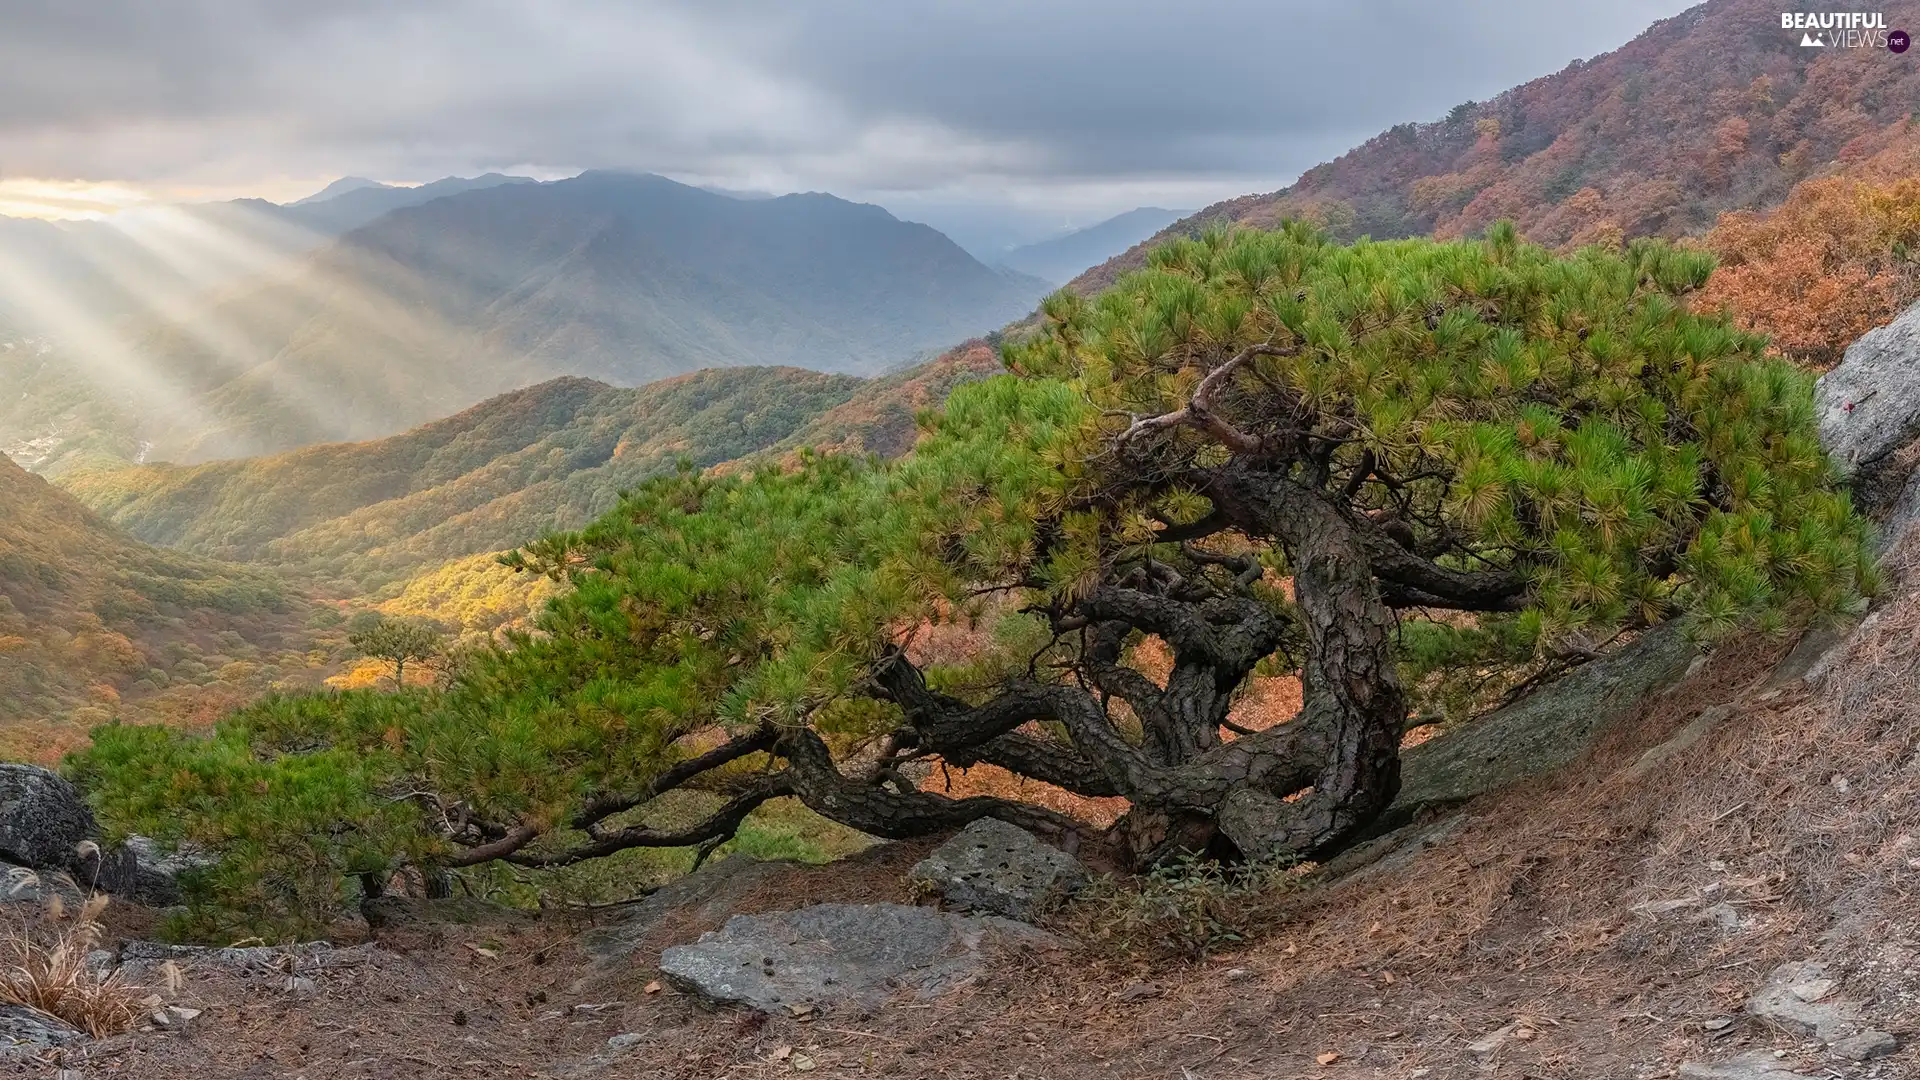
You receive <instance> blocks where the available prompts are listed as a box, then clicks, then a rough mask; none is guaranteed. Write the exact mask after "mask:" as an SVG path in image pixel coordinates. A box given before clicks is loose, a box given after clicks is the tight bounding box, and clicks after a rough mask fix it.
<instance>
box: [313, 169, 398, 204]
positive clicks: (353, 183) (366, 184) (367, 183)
mask: <svg viewBox="0 0 1920 1080" xmlns="http://www.w3.org/2000/svg"><path fill="white" fill-rule="evenodd" d="M392 186H393V185H392V184H383V183H381V182H379V181H378V180H369V179H367V178H366V177H364V176H343V177H341V178H340V179H338V180H335V181H334V182H333V183H331V184H328V185H327V186H326V187H323V188H321V189H320V190H319V191H316V192H314V193H313V194H311V195H309V196H307V197H306V198H304V199H299V200H296V201H294V202H290V203H288V204H287V205H288V206H306V205H307V204H309V203H318V202H326V201H327V200H328V199H335V198H339V197H340V196H342V195H345V194H346V193H347V192H349V191H359V190H361V189H363V188H390V187H392Z"/></svg>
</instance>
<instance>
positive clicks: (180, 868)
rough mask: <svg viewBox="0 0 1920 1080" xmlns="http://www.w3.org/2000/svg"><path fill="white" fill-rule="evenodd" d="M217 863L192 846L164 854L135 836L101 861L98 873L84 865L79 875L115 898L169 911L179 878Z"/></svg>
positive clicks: (177, 899)
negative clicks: (165, 908) (164, 908)
mask: <svg viewBox="0 0 1920 1080" xmlns="http://www.w3.org/2000/svg"><path fill="white" fill-rule="evenodd" d="M218 861H219V860H217V859H216V858H214V857H213V856H212V855H210V854H208V853H207V852H205V851H202V850H200V849H199V848H196V847H193V846H191V845H183V846H181V847H180V848H178V849H175V850H167V849H165V848H162V847H161V846H160V844H159V843H158V842H156V841H154V840H152V839H150V838H148V837H145V836H138V835H136V836H129V837H127V842H126V843H124V844H122V845H120V846H119V847H118V848H115V849H114V850H113V851H111V852H109V853H107V854H106V855H105V856H103V857H101V859H100V863H99V866H98V868H97V869H96V868H94V867H93V866H91V865H87V864H83V865H82V866H81V867H80V868H79V872H80V874H81V877H82V879H83V880H86V879H91V880H92V881H93V882H94V883H95V884H96V885H97V886H99V888H101V889H103V890H105V891H106V892H110V893H113V894H114V895H115V896H123V897H126V898H127V899H129V900H132V901H133V902H135V903H138V904H145V905H147V906H148V907H170V906H172V905H174V904H178V903H180V902H181V894H180V875H181V874H184V873H189V872H191V871H194V870H204V869H207V868H209V867H211V866H213V865H214V864H215V863H216V862H218Z"/></svg>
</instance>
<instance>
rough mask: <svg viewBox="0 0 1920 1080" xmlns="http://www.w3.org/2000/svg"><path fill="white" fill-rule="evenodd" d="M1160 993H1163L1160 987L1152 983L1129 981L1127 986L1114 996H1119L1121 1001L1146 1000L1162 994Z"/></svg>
mask: <svg viewBox="0 0 1920 1080" xmlns="http://www.w3.org/2000/svg"><path fill="white" fill-rule="evenodd" d="M1160 994H1161V990H1160V988H1159V987H1157V986H1155V985H1153V984H1152V983H1129V984H1128V985H1127V986H1126V987H1125V988H1123V989H1122V990H1121V991H1120V992H1119V993H1117V994H1115V995H1114V996H1115V997H1117V998H1119V999H1120V1000H1121V1001H1127V1002H1133V1001H1145V1000H1147V999H1148V998H1157V997H1159V996H1160Z"/></svg>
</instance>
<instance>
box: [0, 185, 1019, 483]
mask: <svg viewBox="0 0 1920 1080" xmlns="http://www.w3.org/2000/svg"><path fill="white" fill-rule="evenodd" d="M500 179H501V182H499V183H490V184H488V185H486V186H482V187H478V188H472V189H469V190H464V191H457V192H455V193H452V194H448V195H445V196H441V197H438V198H433V199H431V200H429V201H427V202H424V203H420V204H418V205H414V206H409V207H403V208H401V209H398V210H394V211H390V212H388V213H385V214H384V215H382V216H379V217H378V218H376V219H375V220H373V221H372V222H371V223H369V224H366V225H364V226H362V227H359V228H357V229H354V230H352V231H349V232H347V233H345V234H344V235H342V236H340V237H339V238H338V239H337V240H335V241H333V242H332V243H330V244H328V245H326V246H324V247H322V248H321V249H319V250H318V251H316V252H314V253H312V254H311V255H309V256H306V257H304V258H302V259H301V260H299V261H298V262H297V263H296V264H295V266H294V267H293V268H292V269H291V270H290V271H288V272H286V273H283V274H279V275H274V276H268V277H264V278H261V279H256V280H254V281H252V282H250V283H248V284H246V285H245V286H244V287H235V288H230V289H228V290H226V291H224V292H222V293H221V294H219V295H217V296H214V297H212V298H210V299H209V300H208V301H207V302H205V303H201V304H197V305H194V306H193V307H192V308H190V309H188V310H185V311H177V312H167V313H148V314H146V315H143V316H140V317H136V318H133V319H129V320H126V321H125V322H123V323H122V324H121V325H120V327H119V329H118V330H117V331H116V341H115V342H109V343H106V345H105V346H104V347H106V348H109V349H110V348H111V347H113V346H114V345H116V344H119V343H121V342H123V343H124V344H123V345H121V347H122V349H123V352H124V356H123V357H122V359H123V361H124V362H123V363H122V364H121V365H120V366H122V367H126V366H133V367H137V369H138V370H139V373H140V378H141V380H143V381H144V382H145V383H146V384H149V385H150V386H151V387H152V388H153V389H152V391H151V392H148V393H143V394H141V395H140V400H138V401H133V402H127V403H125V407H123V408H122V409H120V410H119V413H120V414H122V415H134V414H137V415H138V416H139V418H140V419H139V421H138V424H139V427H140V430H139V431H138V432H135V433H132V435H133V438H134V440H135V441H138V442H144V443H148V444H151V445H150V446H149V447H148V450H149V452H150V456H151V458H152V459H156V460H173V461H184V462H196V461H205V460H209V459H214V458H225V457H236V456H242V455H250V454H259V453H268V452H273V451H278V450H285V449H291V448H293V447H298V446H303V445H310V444H314V443H320V442H328V441H339V440H352V439H366V438H376V437H380V436H384V435H388V434H392V433H396V432H399V431H402V430H405V429H407V428H409V427H412V426H414V425H417V424H421V423H424V422H427V421H429V420H432V419H434V418H436V417H441V416H446V415H448V414H450V413H452V412H455V411H457V410H459V409H461V408H464V407H466V406H468V405H471V404H473V403H475V402H477V401H479V400H482V399H483V398H486V397H488V396H490V395H493V394H497V393H501V392H504V391H507V390H510V389H513V388H515V387H519V386H526V385H530V384H533V383H537V382H540V381H543V380H546V379H549V378H553V377H555V376H558V375H580V376H585V377H588V378H594V379H600V380H604V381H607V382H610V383H616V384H623V385H635V384H640V383H645V382H648V381H651V380H654V379H659V378H663V377H667V376H672V375H676V374H680V373H683V372H688V371H692V370H696V369H700V368H709V367H729V366H739V365H748V364H755V365H766V364H783V365H791V366H800V367H807V368H812V369H815V370H824V371H840V372H852V373H862V374H870V373H875V372H879V371H882V370H884V369H887V368H890V367H897V366H904V365H906V364H908V363H909V362H911V361H913V360H915V359H916V358H924V357H925V356H928V355H932V354H933V353H935V352H936V351H937V350H938V349H939V348H941V347H944V346H946V345H948V344H951V343H952V342H954V341H957V340H961V339H964V338H966V337H968V336H969V335H971V334H973V333H975V332H977V331H979V330H980V329H983V328H990V327H995V326H999V325H1002V324H1004V323H1006V322H1007V321H1009V320H1011V319H1015V318H1018V317H1020V316H1021V315H1023V314H1025V313H1026V312H1027V311H1028V310H1030V309H1031V307H1032V305H1033V303H1034V302H1035V301H1036V300H1037V299H1038V298H1039V297H1040V296H1041V295H1042V294H1043V293H1045V292H1046V291H1047V286H1046V284H1045V283H1044V282H1041V281H1039V280H1037V279H1034V278H1030V277H1027V276H1024V275H1021V274H1018V273H1015V272H1012V271H1005V270H995V269H990V268H988V267H987V266H985V265H983V264H981V263H980V262H979V261H978V260H976V259H974V258H973V257H972V256H970V255H968V254H967V253H966V252H964V251H962V250H961V249H960V248H959V247H957V246H956V245H954V244H953V243H952V242H951V241H949V240H947V239H946V238H945V237H944V236H942V235H940V234H939V233H938V232H936V231H934V230H933V229H931V228H928V227H927V226H924V225H915V224H910V223H907V222H902V221H900V220H898V219H896V218H894V217H893V216H892V215H891V214H889V213H887V212H886V211H885V210H882V209H880V208H879V207H876V206H870V205H862V204H856V203H850V202H847V201H845V200H842V199H838V198H835V197H833V196H830V195H822V194H802V195H787V196H782V197H779V198H771V199H756V200H741V199H734V198H729V197H727V196H724V195H717V194H714V193H711V192H707V191H702V190H700V189H697V188H693V187H688V186H686V185H683V184H679V183H675V182H674V181H671V180H667V179H665V178H662V177H658V176H650V175H635V174H625V173H608V172H590V173H586V174H583V175H581V176H578V177H575V178H572V179H569V180H562V181H556V182H551V183H513V182H508V181H507V179H506V178H500ZM462 183H470V182H464V181H463V182H462ZM429 186H431V185H429ZM400 190H402V191H405V192H417V191H418V189H400ZM393 191H394V189H383V188H377V187H359V188H355V189H352V190H349V191H347V192H345V193H344V194H340V195H337V196H335V197H334V198H332V199H329V200H326V201H323V202H319V203H313V204H307V205H305V206H299V207H294V208H292V209H294V210H296V211H303V212H309V213H311V212H313V211H314V210H315V209H316V208H324V207H333V206H335V205H336V204H341V203H347V202H358V201H364V200H375V199H381V198H388V197H392V196H393ZM409 197H412V196H411V195H409ZM88 345H89V343H87V342H81V343H78V344H76V343H74V342H71V341H60V342H59V347H60V348H61V349H63V350H67V351H69V352H71V353H74V354H81V353H83V352H84V351H85V350H87V349H88ZM92 352H93V353H94V354H96V355H97V354H98V353H99V352H100V348H94V349H93V350H92ZM80 358H82V357H79V356H76V362H77V360H78V359H80ZM73 366H74V365H73V364H69V365H67V368H68V369H71V368H72V367H73ZM108 374H109V375H110V374H111V372H109V373H108ZM4 376H5V373H4V372H0V393H5V394H7V395H8V396H10V397H19V396H20V395H21V394H22V393H25V394H26V395H27V396H28V397H30V398H31V397H33V396H34V394H35V392H36V388H35V387H34V386H27V387H23V388H21V389H20V390H14V389H13V388H12V387H11V386H9V385H7V384H6V383H5V381H4ZM129 382H131V380H129ZM4 434H6V433H4V432H0V435H4ZM16 439H17V436H16Z"/></svg>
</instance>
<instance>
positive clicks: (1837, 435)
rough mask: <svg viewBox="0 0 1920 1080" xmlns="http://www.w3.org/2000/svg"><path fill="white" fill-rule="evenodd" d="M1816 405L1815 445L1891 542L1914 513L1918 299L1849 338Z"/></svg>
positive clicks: (1919, 490) (1919, 433) (1919, 386)
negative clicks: (1817, 428) (1817, 437)
mask: <svg viewBox="0 0 1920 1080" xmlns="http://www.w3.org/2000/svg"><path fill="white" fill-rule="evenodd" d="M1814 409H1815V412H1816V415H1817V418H1818V421H1819V425H1820V443H1821V445H1822V446H1824V447H1826V450H1827V454H1828V456H1829V457H1830V458H1831V459H1832V460H1833V464H1834V468H1835V469H1836V470H1838V472H1839V474H1840V477H1841V478H1842V479H1843V480H1845V481H1846V482H1847V483H1848V484H1849V485H1850V486H1851V487H1852V489H1853V492H1854V500H1855V503H1856V505H1858V506H1859V507H1860V508H1861V509H1862V510H1863V511H1865V512H1866V513H1867V515H1868V516H1869V517H1871V518H1873V519H1874V520H1875V521H1877V522H1879V523H1880V526H1881V541H1882V544H1883V546H1891V545H1892V544H1893V543H1895V542H1897V541H1898V540H1899V539H1900V538H1901V537H1902V536H1904V535H1905V534H1906V533H1907V531H1908V530H1909V529H1911V528H1912V526H1913V525H1914V523H1915V522H1916V521H1920V477H1916V475H1915V465H1916V464H1920V304H1916V305H1915V306H1913V307H1910V308H1908V309H1907V310H1906V311H1904V312H1902V313H1901V314H1900V317H1899V318H1896V319H1895V320H1894V321H1893V322H1891V323H1889V324H1888V325H1886V326H1882V327H1879V328H1877V329H1874V330H1869V331H1867V332H1866V333H1865V334H1863V335H1861V337H1860V339H1859V340H1858V341H1855V342H1854V343H1853V344H1852V345H1849V346H1848V347H1847V352H1846V355H1845V356H1844V357H1843V358H1842V359H1841V361H1840V363H1839V365H1838V366H1836V367H1835V368H1834V369H1833V370H1832V371H1829V372H1827V373H1826V374H1825V375H1822V376H1821V377H1820V380H1819V382H1818V383H1816V384H1815V387H1814Z"/></svg>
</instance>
